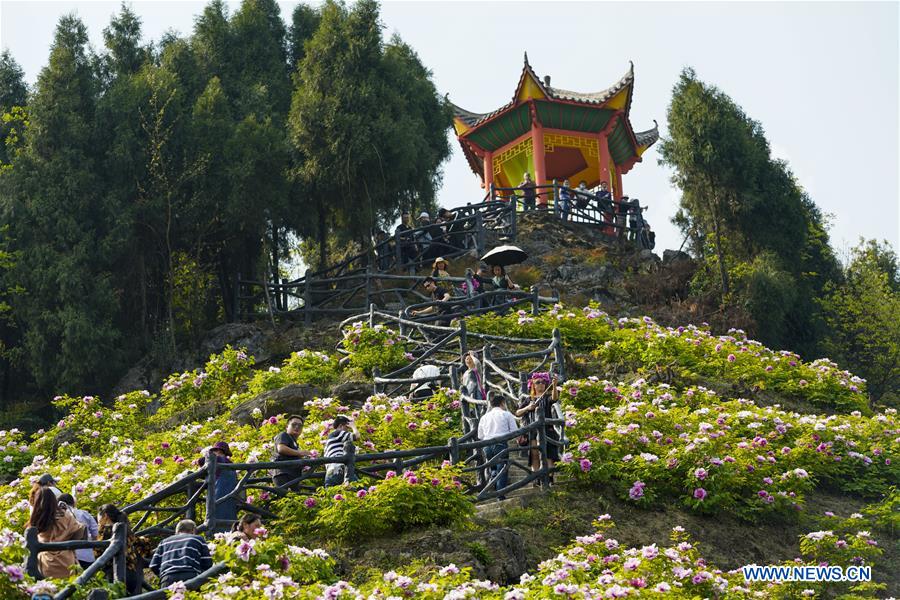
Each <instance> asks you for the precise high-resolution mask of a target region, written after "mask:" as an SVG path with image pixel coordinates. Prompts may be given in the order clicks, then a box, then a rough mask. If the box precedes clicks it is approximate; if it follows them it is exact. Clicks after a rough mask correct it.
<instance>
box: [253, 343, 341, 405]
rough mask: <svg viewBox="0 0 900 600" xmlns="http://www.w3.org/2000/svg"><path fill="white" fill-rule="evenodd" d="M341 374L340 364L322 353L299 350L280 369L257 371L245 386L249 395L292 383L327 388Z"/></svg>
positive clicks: (272, 368) (332, 357) (270, 368)
mask: <svg viewBox="0 0 900 600" xmlns="http://www.w3.org/2000/svg"><path fill="white" fill-rule="evenodd" d="M340 373H341V365H340V362H339V361H338V360H337V359H336V358H335V357H334V356H329V355H327V354H325V353H324V352H314V351H312V350H300V351H298V352H294V353H292V354H291V355H290V356H289V357H288V358H287V359H285V361H284V362H283V363H282V364H281V367H269V369H268V370H267V371H257V372H256V373H254V374H253V378H252V379H251V380H250V382H249V383H248V384H247V391H248V392H249V394H250V395H253V396H255V395H257V394H261V393H262V392H267V391H269V390H275V389H278V388H282V387H284V386H286V385H290V384H292V383H306V384H309V385H317V386H321V387H324V386H327V385H330V384H332V383H334V382H335V381H337V379H338V377H339V376H340Z"/></svg>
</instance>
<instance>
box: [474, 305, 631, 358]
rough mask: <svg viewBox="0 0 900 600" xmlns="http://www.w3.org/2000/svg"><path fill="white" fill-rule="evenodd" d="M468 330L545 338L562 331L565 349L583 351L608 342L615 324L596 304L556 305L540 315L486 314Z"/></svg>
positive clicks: (523, 312) (524, 312) (519, 313)
mask: <svg viewBox="0 0 900 600" xmlns="http://www.w3.org/2000/svg"><path fill="white" fill-rule="evenodd" d="M601 315H602V317H601ZM467 327H468V329H469V331H473V332H477V333H489V334H492V335H505V336H512V337H521V338H544V339H549V338H551V337H552V336H553V330H554V329H559V331H560V334H561V335H562V339H563V344H565V346H566V348H570V349H572V350H574V351H576V352H577V351H582V352H583V351H590V350H593V349H594V348H595V347H596V346H597V344H600V343H602V342H603V341H605V340H606V339H608V337H609V335H610V332H611V331H612V330H613V328H614V327H615V325H614V322H613V321H612V320H611V319H609V317H608V316H607V315H606V313H602V312H601V311H599V310H598V309H597V305H596V304H591V305H590V307H587V308H585V309H584V310H575V311H573V310H569V309H567V308H565V307H564V306H563V305H561V304H556V305H554V306H553V308H552V309H551V310H549V311H546V312H541V313H540V314H538V315H532V314H531V313H530V312H526V311H524V310H520V311H518V312H516V313H515V314H507V315H498V314H496V313H486V314H484V315H481V316H478V317H473V318H469V319H467Z"/></svg>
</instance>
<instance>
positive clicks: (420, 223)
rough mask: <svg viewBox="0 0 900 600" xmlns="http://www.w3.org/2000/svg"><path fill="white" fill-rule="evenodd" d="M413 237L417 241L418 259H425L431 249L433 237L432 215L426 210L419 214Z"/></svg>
mask: <svg viewBox="0 0 900 600" xmlns="http://www.w3.org/2000/svg"><path fill="white" fill-rule="evenodd" d="M413 236H414V238H415V240H416V246H417V250H418V252H417V253H416V256H417V258H419V259H421V258H425V256H426V255H427V254H428V251H429V249H430V248H431V242H432V241H433V236H432V235H431V215H429V214H428V213H427V212H425V211H424V210H423V211H422V212H421V213H420V214H419V218H418V219H417V220H416V228H415V230H414V231H413Z"/></svg>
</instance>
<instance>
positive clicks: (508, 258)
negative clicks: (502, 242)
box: [481, 246, 528, 267]
mask: <svg viewBox="0 0 900 600" xmlns="http://www.w3.org/2000/svg"><path fill="white" fill-rule="evenodd" d="M526 258H528V254H527V253H526V252H525V251H524V250H522V249H521V248H519V247H518V246H497V247H496V248H494V249H493V250H491V251H490V252H488V253H487V254H485V255H484V256H482V257H481V260H482V262H486V263H487V264H489V265H500V266H501V267H506V266H509V265H517V264H519V263H520V262H524V261H525V259H526Z"/></svg>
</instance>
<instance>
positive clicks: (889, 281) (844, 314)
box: [821, 243, 900, 406]
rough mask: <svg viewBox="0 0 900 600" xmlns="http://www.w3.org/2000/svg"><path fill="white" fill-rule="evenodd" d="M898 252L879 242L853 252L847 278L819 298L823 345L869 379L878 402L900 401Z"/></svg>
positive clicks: (869, 385) (870, 387)
mask: <svg viewBox="0 0 900 600" xmlns="http://www.w3.org/2000/svg"><path fill="white" fill-rule="evenodd" d="M895 263H896V257H895V256H893V254H892V253H891V254H887V253H879V252H878V248H877V245H874V246H873V244H872V243H869V244H868V245H865V244H862V243H861V244H860V245H859V246H858V247H857V248H855V249H854V251H853V256H852V260H851V261H850V264H849V265H848V266H847V270H846V273H845V281H844V283H843V284H841V285H829V286H828V287H827V288H826V294H827V295H826V296H825V298H823V299H822V301H821V306H822V308H823V309H824V313H825V319H826V322H827V323H828V334H827V336H826V340H825V346H826V347H827V348H828V351H829V352H831V353H833V354H834V355H835V356H836V357H837V358H840V359H841V360H843V361H844V362H845V363H846V364H847V365H848V366H850V367H852V368H853V369H854V370H856V371H857V372H858V373H860V374H861V375H862V376H863V377H865V379H866V385H867V387H868V389H869V390H870V392H871V394H872V398H873V400H874V401H876V402H877V401H883V402H885V403H886V404H888V405H895V406H896V405H898V404H900V284H898V281H900V279H898V278H897V275H896V267H895Z"/></svg>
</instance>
